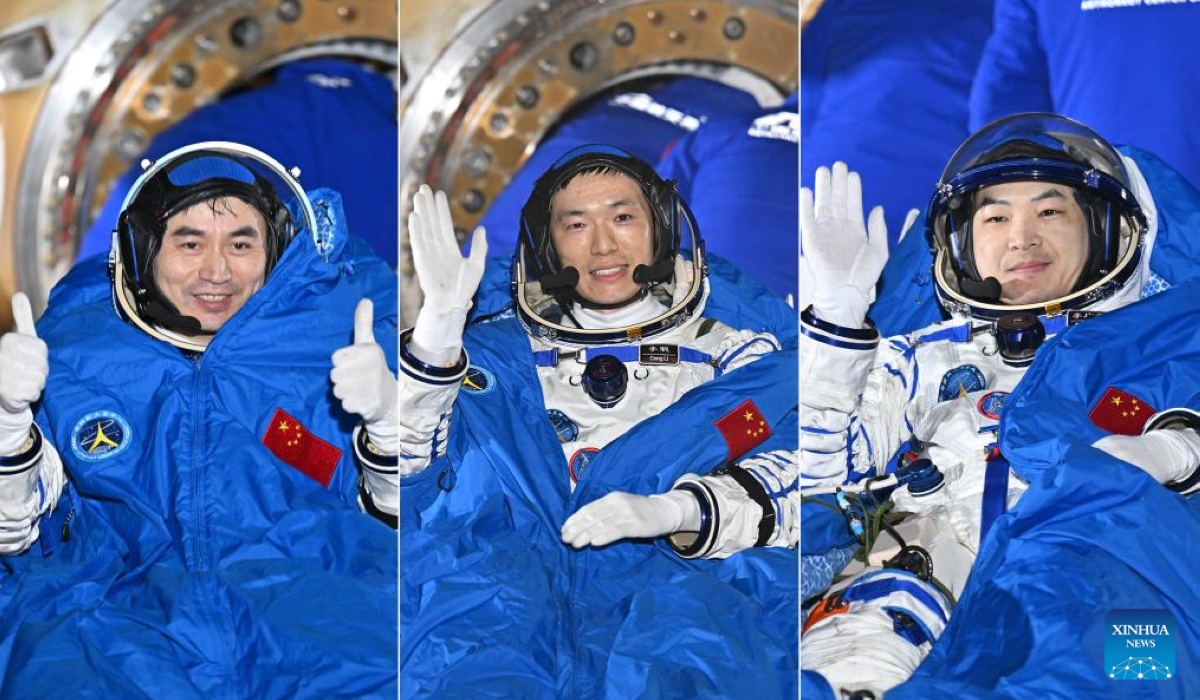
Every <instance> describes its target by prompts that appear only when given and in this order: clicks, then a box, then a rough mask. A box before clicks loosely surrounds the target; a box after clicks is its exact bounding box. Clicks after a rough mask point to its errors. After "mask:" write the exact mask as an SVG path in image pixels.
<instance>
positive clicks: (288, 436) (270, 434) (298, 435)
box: [262, 408, 342, 488]
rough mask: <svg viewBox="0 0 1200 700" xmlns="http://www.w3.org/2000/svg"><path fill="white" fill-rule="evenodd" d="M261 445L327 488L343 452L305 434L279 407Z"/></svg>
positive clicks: (297, 423)
mask: <svg viewBox="0 0 1200 700" xmlns="http://www.w3.org/2000/svg"><path fill="white" fill-rule="evenodd" d="M262 442H263V444H264V445H266V446H267V449H268V450H270V451H271V454H273V455H275V456H276V457H278V458H279V459H282V460H283V461H285V462H287V463H288V464H290V465H291V466H293V467H295V468H296V469H299V470H300V471H302V472H304V473H305V474H307V475H308V476H310V477H312V478H313V479H316V480H317V481H318V482H320V484H321V485H322V486H324V487H326V488H328V487H329V480H330V479H332V478H333V471H334V470H335V469H337V464H338V461H339V460H340V459H341V458H342V451H341V450H340V449H338V448H337V447H334V446H333V445H331V444H329V443H328V442H325V441H324V440H322V439H321V438H319V437H317V436H316V435H313V434H312V433H310V432H308V429H307V428H305V427H304V426H303V425H301V424H300V421H298V420H296V419H295V418H292V417H291V416H290V415H288V413H287V412H286V411H284V410H283V409H282V408H277V409H275V415H274V416H273V417H272V418H271V425H270V426H269V427H268V428H267V433H266V435H263V439H262Z"/></svg>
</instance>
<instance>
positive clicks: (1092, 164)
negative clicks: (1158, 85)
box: [801, 115, 1200, 697]
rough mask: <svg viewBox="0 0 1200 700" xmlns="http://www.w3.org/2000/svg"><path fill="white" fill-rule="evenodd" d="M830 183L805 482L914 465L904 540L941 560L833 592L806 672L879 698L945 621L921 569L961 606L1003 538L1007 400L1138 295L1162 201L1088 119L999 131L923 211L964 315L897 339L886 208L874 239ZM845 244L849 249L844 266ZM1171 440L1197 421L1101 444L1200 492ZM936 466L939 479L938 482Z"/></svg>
mask: <svg viewBox="0 0 1200 700" xmlns="http://www.w3.org/2000/svg"><path fill="white" fill-rule="evenodd" d="M822 170H824V169H822ZM817 182H818V186H817V192H816V203H815V207H814V206H813V198H812V197H813V195H812V194H811V193H805V195H804V196H803V197H802V211H803V214H802V226H803V231H802V236H803V242H804V246H805V251H806V257H807V260H806V263H807V264H808V266H809V268H810V270H811V271H812V275H813V277H812V279H813V283H814V285H815V287H816V290H815V291H816V296H815V297H814V300H813V306H812V307H810V308H809V310H807V311H806V312H805V313H804V314H803V315H802V317H801V319H802V321H801V322H802V339H801V386H802V387H803V390H802V393H801V404H802V412H801V423H802V428H801V461H802V474H803V475H804V479H803V485H804V486H805V487H806V488H810V487H812V488H818V489H819V488H821V487H826V488H828V487H831V486H839V485H841V484H843V483H847V484H849V483H851V482H858V481H860V480H863V479H866V478H868V477H877V476H883V475H884V474H886V473H888V472H889V471H891V470H890V469H889V467H888V464H889V461H890V460H891V459H892V458H893V456H894V455H896V454H897V452H898V451H899V452H901V453H903V454H902V455H901V457H900V460H899V462H900V464H901V468H900V472H899V474H900V475H902V476H901V478H899V479H898V480H899V482H900V483H901V486H900V488H897V489H896V491H895V492H894V494H893V495H892V501H893V502H894V504H895V511H896V512H903V513H909V514H912V515H911V516H910V517H909V518H908V519H907V520H906V521H904V522H903V523H902V525H901V530H902V532H903V533H904V535H903V536H904V537H905V538H906V542H905V543H906V544H907V545H910V546H911V545H918V547H919V549H920V550H923V552H924V553H927V555H928V557H927V558H926V557H924V556H923V555H922V556H918V557H917V558H916V561H917V565H916V566H905V565H904V563H903V562H900V561H898V560H895V559H893V560H890V561H889V562H887V563H885V564H884V566H885V568H884V569H882V570H872V571H868V572H867V573H865V574H863V575H862V576H860V577H858V578H856V579H853V580H847V581H842V582H841V583H840V584H835V586H834V589H836V590H835V592H833V593H831V594H830V596H829V597H828V598H826V599H825V600H822V601H821V602H818V603H817V605H816V607H815V608H814V609H813V612H812V613H811V614H810V617H809V620H808V623H807V624H806V628H805V632H804V636H803V638H802V649H803V652H802V658H803V662H802V665H803V667H804V668H805V669H811V670H816V671H818V672H820V673H821V674H822V675H823V676H824V677H825V679H826V680H828V681H829V682H830V683H831V685H832V687H833V688H834V689H838V690H842V691H846V692H854V691H865V692H870V693H873V694H874V695H875V697H880V696H881V695H882V693H883V691H885V690H887V689H888V688H891V687H892V686H894V685H896V684H898V683H900V682H902V681H903V680H905V679H906V678H907V677H908V676H909V674H911V672H912V671H913V669H915V668H916V666H917V664H919V663H920V661H921V659H923V658H924V656H925V654H926V653H928V650H929V649H930V647H931V645H932V643H933V642H934V641H935V640H936V639H937V637H938V635H939V634H940V632H941V630H942V628H943V627H944V625H945V623H946V621H947V619H948V616H949V612H950V608H951V605H950V603H949V602H948V599H947V598H946V596H945V595H944V594H943V592H941V591H939V590H938V588H937V587H936V586H934V585H931V583H930V582H929V573H930V572H929V571H927V570H926V571H922V570H921V569H922V567H921V565H920V561H921V560H922V559H924V560H925V561H926V562H929V560H931V562H932V576H933V578H935V579H936V580H938V581H940V582H941V583H942V584H944V586H945V587H946V588H947V589H948V590H949V591H950V592H951V593H952V594H953V595H956V596H957V594H958V593H959V592H961V590H962V587H963V584H964V583H965V581H966V578H967V574H968V573H969V571H970V567H971V564H972V562H973V561H974V558H975V554H976V552H977V551H978V548H979V545H980V541H981V540H982V538H983V536H984V535H985V534H986V531H987V528H988V527H989V526H990V524H991V522H992V521H993V520H994V519H995V518H996V517H997V516H998V515H1000V514H1001V513H1003V512H1004V511H1005V510H1006V509H1007V508H1008V507H1009V506H1011V505H1012V504H1013V503H1015V502H1016V500H1017V499H1018V498H1019V497H1020V495H1021V493H1022V492H1023V491H1024V490H1025V484H1024V483H1022V482H1021V480H1020V478H1019V477H1018V476H1017V475H1015V474H1011V473H1010V472H1009V470H1008V466H1007V462H1005V461H1004V458H1003V455H1001V454H1000V453H999V449H998V448H997V443H998V432H999V426H1000V420H1001V416H1002V414H1003V409H1004V402H1005V398H1006V397H1007V396H1008V394H1009V393H1010V392H1011V391H1012V390H1013V388H1014V387H1015V386H1016V385H1017V383H1018V382H1019V381H1020V380H1021V378H1022V376H1023V375H1024V373H1025V369H1026V368H1027V367H1028V365H1029V364H1030V363H1031V362H1032V361H1033V356H1034V352H1035V351H1036V350H1037V346H1038V345H1039V344H1040V343H1041V341H1042V340H1043V339H1044V337H1046V336H1047V335H1053V334H1055V333H1057V332H1059V331H1061V330H1063V329H1064V328H1065V327H1066V326H1067V325H1069V324H1071V323H1074V322H1077V321H1078V320H1081V319H1083V318H1085V317H1086V316H1087V315H1088V312H1104V311H1109V310H1112V309H1115V308H1119V307H1121V306H1124V305H1127V304H1129V303H1132V302H1134V301H1136V300H1137V299H1138V298H1139V295H1140V294H1141V292H1142V289H1143V286H1144V285H1145V281H1146V276H1147V275H1148V266H1147V264H1146V263H1147V260H1148V255H1145V256H1143V255H1142V250H1143V239H1144V237H1147V238H1151V239H1152V236H1153V229H1152V227H1148V224H1147V221H1149V222H1151V224H1152V223H1153V221H1154V212H1153V203H1152V200H1151V199H1150V197H1149V192H1148V191H1147V189H1146V186H1145V183H1144V180H1143V179H1142V178H1141V175H1140V174H1139V173H1138V171H1137V168H1136V166H1135V165H1134V164H1133V163H1132V162H1131V161H1128V160H1126V161H1124V163H1123V162H1122V160H1121V158H1120V157H1119V156H1118V155H1117V154H1116V152H1115V151H1113V150H1112V149H1111V147H1110V146H1108V144H1107V143H1105V142H1104V141H1103V140H1102V139H1101V138H1100V137H1099V136H1097V135H1096V134H1094V133H1093V132H1091V131H1090V130H1088V129H1087V128H1086V127H1083V126H1082V125H1080V124H1077V123H1074V122H1071V121H1069V120H1066V119H1063V118H1061V117H1056V116H1054V115H1016V116H1014V117H1010V118H1007V119H1004V120H1000V121H998V122H996V123H993V124H991V125H989V126H987V127H985V128H984V129H982V130H980V131H979V132H978V133H977V134H975V135H974V136H972V137H971V139H969V140H968V141H967V142H965V143H964V144H963V146H962V147H960V148H959V150H958V152H957V153H956V154H955V155H954V157H953V158H952V159H951V161H950V163H949V165H948V166H947V168H946V171H945V173H944V174H943V177H942V180H941V184H939V186H938V195H937V197H936V198H935V199H934V201H933V203H932V204H931V208H930V211H929V212H928V216H927V221H928V227H929V236H930V240H931V243H932V245H933V248H934V252H935V257H936V260H935V270H934V278H935V281H936V284H937V290H938V295H939V301H940V302H941V304H942V306H943V308H944V309H946V310H947V311H948V312H949V313H950V316H951V318H950V320H948V321H945V322H943V323H939V324H935V325H933V326H930V327H928V328H925V329H921V330H919V331H916V332H913V333H910V334H908V335H905V336H898V337H893V338H887V339H882V340H881V339H880V338H879V335H878V333H876V332H875V331H874V329H873V328H872V327H870V325H869V324H866V325H864V321H865V311H866V304H867V303H869V301H870V298H871V293H872V289H873V286H874V282H875V279H876V278H877V275H878V272H879V270H880V269H882V265H883V262H884V261H885V260H886V252H883V253H882V255H881V254H880V251H879V248H878V247H875V248H873V247H872V246H871V245H870V243H869V242H866V241H871V242H874V241H877V240H880V239H882V238H883V237H884V236H885V235H886V232H885V231H884V230H883V228H882V220H881V219H880V218H879V217H878V212H873V213H872V216H871V218H870V225H869V226H868V227H866V230H864V226H863V224H862V214H861V188H860V185H859V183H858V182H857V176H856V175H855V174H854V173H848V172H847V170H846V166H845V164H842V163H838V164H836V165H835V166H834V169H833V172H832V174H830V172H829V171H825V172H824V173H819V174H818V179H817ZM1022 188H1028V189H1022ZM1135 194H1136V198H1135ZM1139 203H1140V206H1139ZM814 209H815V211H814ZM1143 212H1144V213H1143ZM868 231H869V234H868ZM864 234H867V236H866V238H864ZM829 236H838V241H840V245H841V247H842V248H844V249H845V250H844V251H840V252H842V253H843V254H842V255H841V257H840V258H839V256H838V253H839V251H836V250H834V251H833V253H832V254H831V253H830V251H829V249H830V248H836V247H837V244H835V245H832V246H831V245H829V244H828V243H827V242H826V239H827V238H828V237H829ZM1075 236H1078V238H1073V237H1075ZM821 237H824V238H821ZM988 237H990V238H988ZM847 240H849V242H847ZM1070 241H1074V242H1073V243H1072V242H1070ZM989 245H991V246H994V247H993V249H992V251H989V248H988V246H989ZM1072 246H1074V247H1072ZM1147 247H1148V246H1147ZM993 253H994V254H993ZM839 260H841V262H839ZM1076 270H1078V273H1076ZM1056 272H1061V273H1063V274H1059V277H1058V278H1055V277H1054V274H1055V273H1056ZM847 280H849V282H847ZM835 285H841V286H840V287H837V286H835ZM822 290H835V291H834V293H832V294H831V293H829V292H828V291H826V292H825V296H822ZM847 302H848V303H847ZM1081 312H1082V313H1081ZM1034 319H1036V321H1035V320H1034ZM1147 413H1149V412H1148V411H1147ZM1145 417H1146V418H1150V416H1149V415H1147V416H1145ZM1185 423H1186V421H1185ZM1157 427H1173V428H1180V427H1187V426H1186V425H1181V424H1179V423H1176V422H1162V421H1154V420H1150V421H1149V422H1148V423H1147V430H1146V434H1144V435H1141V436H1137V437H1131V436H1127V435H1114V436H1110V437H1107V438H1104V439H1102V440H1101V441H1099V442H1098V443H1097V447H1100V448H1101V449H1105V450H1107V451H1109V452H1110V453H1112V454H1114V455H1115V456H1118V457H1121V458H1123V459H1126V460H1127V461H1130V462H1132V463H1134V464H1136V465H1137V466H1140V467H1142V468H1143V469H1145V470H1146V471H1148V472H1150V473H1151V474H1152V475H1153V476H1155V477H1156V478H1157V479H1158V480H1159V481H1160V482H1161V483H1165V484H1167V485H1168V487H1172V488H1177V490H1183V491H1190V490H1191V489H1194V488H1195V486H1196V484H1195V483H1194V482H1195V481H1196V480H1195V479H1192V478H1190V477H1192V475H1193V473H1194V472H1195V470H1196V467H1197V466H1200V439H1198V438H1197V434H1196V433H1195V431H1193V430H1152V429H1153V428H1157ZM918 458H924V459H928V460H929V461H930V462H931V463H932V464H931V465H930V464H929V463H921V464H922V465H923V466H924V467H925V474H924V477H926V478H924V480H923V481H921V482H920V483H918V482H913V483H906V481H907V479H906V478H905V477H904V476H903V475H905V473H906V472H905V469H904V467H903V465H904V464H908V463H913V462H914V460H916V459H918ZM894 468H895V467H894V466H893V467H892V469H894ZM933 468H936V471H933V472H932V473H933V474H935V475H936V473H939V472H940V475H941V478H940V479H939V478H937V477H936V476H934V477H933V478H928V477H929V476H930V473H931V469H933ZM893 479H895V478H894V477H893ZM943 479H944V480H943ZM866 483H867V486H868V488H871V485H870V482H866ZM891 483H893V484H894V483H895V481H894V480H893V481H892V482H891ZM848 488H850V489H851V490H853V489H854V488H855V487H854V486H849V487H848ZM909 561H913V560H912V559H910V560H909ZM889 564H890V568H889V567H888V565H889ZM914 568H915V569H917V571H915V572H914V571H912V570H911V569H914ZM905 569H909V570H905ZM846 584H848V585H846ZM861 697H868V696H866V695H863V696H861Z"/></svg>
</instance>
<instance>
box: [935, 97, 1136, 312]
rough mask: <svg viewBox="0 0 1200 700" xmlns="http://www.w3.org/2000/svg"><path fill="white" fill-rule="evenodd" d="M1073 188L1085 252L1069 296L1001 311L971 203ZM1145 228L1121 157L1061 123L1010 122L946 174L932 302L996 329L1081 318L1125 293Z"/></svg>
mask: <svg viewBox="0 0 1200 700" xmlns="http://www.w3.org/2000/svg"><path fill="white" fill-rule="evenodd" d="M1020 181H1046V182H1053V183H1058V184H1062V185H1066V186H1068V187H1070V188H1072V191H1073V192H1074V196H1075V201H1076V202H1077V203H1078V204H1079V206H1080V209H1081V210H1082V211H1083V214H1084V219H1085V221H1086V223H1087V226H1088V238H1087V252H1086V259H1085V262H1084V265H1083V270H1082V272H1081V273H1080V276H1079V279H1078V280H1076V282H1075V284H1074V286H1073V287H1072V289H1071V290H1070V291H1069V292H1068V293H1067V294H1066V295H1064V296H1062V297H1060V298H1057V299H1051V300H1047V301H1042V302H1037V303H1030V304H1007V303H1004V302H1002V301H1000V284H999V282H998V281H997V280H996V279H995V278H993V277H989V278H987V279H983V278H981V275H980V274H979V270H978V268H977V267H976V263H975V255H974V249H973V243H972V219H973V216H974V214H975V211H976V209H977V205H976V202H975V196H974V195H975V193H976V192H978V191H979V190H980V189H981V188H984V187H988V186H991V185H998V184H1001V183H1007V182H1020ZM1145 232H1146V218H1145V216H1144V214H1143V213H1142V209H1141V206H1140V205H1139V204H1138V202H1137V199H1136V198H1135V197H1134V194H1133V185H1132V182H1131V179H1130V176H1129V173H1128V172H1127V171H1126V168H1125V166H1124V165H1123V164H1122V162H1121V157H1120V155H1119V154H1118V153H1117V152H1116V150H1115V149H1114V148H1113V147H1112V146H1111V145H1109V143H1108V142H1107V141H1105V140H1104V139H1103V138H1101V137H1100V135H1099V134H1097V133H1096V132H1094V131H1092V130H1091V129H1089V128H1088V127H1086V126H1084V125H1083V124H1080V123H1079V122H1076V121H1073V120H1071V119H1068V118H1066V117H1063V116H1060V115H1057V114H1050V113H1040V112H1029V113H1022V114H1014V115H1011V116H1008V117H1004V118H1002V119H998V120H996V121H994V122H992V123H990V124H988V125H986V126H984V127H983V128H981V129H980V130H979V131H977V132H975V133H974V134H973V135H972V136H971V137H970V138H968V139H967V140H966V141H965V142H963V144H962V145H961V146H960V147H959V148H958V150H957V151H955V153H954V155H953V157H951V158H950V162H949V163H948V164H947V165H946V168H945V170H944V172H943V173H942V177H941V179H940V181H939V182H938V186H937V190H936V191H935V192H934V195H933V199H932V201H931V202H930V204H929V210H928V212H927V215H926V235H927V238H928V241H929V244H930V247H931V249H932V252H933V257H934V268H933V278H934V283H935V286H936V289H937V295H938V301H939V303H940V304H941V305H942V307H943V308H944V309H945V310H946V311H947V312H949V313H950V314H952V315H967V316H970V317H973V318H977V319H982V320H994V319H998V318H1000V317H1001V316H1005V315H1008V314H1010V313H1014V312H1020V311H1028V312H1031V313H1034V314H1041V313H1048V312H1058V311H1067V310H1073V309H1084V308H1087V307H1091V306H1094V305H1095V304H1097V303H1099V302H1101V301H1103V300H1104V299H1107V298H1109V297H1111V296H1112V295H1114V294H1116V293H1117V292H1118V291H1119V290H1121V289H1122V288H1123V287H1124V286H1125V285H1126V283H1127V282H1129V280H1130V278H1131V277H1132V276H1133V275H1134V273H1135V272H1136V271H1137V269H1138V265H1139V263H1140V260H1141V246H1142V239H1143V236H1144V234H1145Z"/></svg>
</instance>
